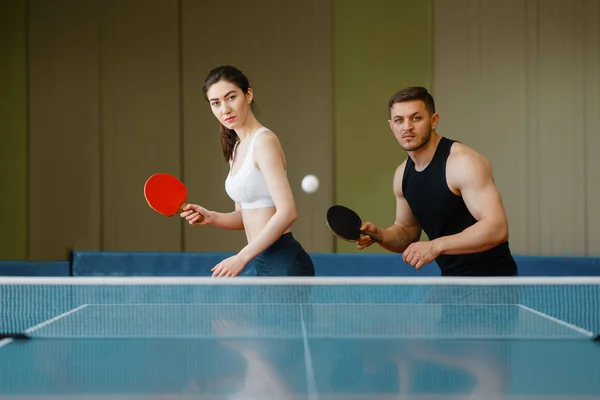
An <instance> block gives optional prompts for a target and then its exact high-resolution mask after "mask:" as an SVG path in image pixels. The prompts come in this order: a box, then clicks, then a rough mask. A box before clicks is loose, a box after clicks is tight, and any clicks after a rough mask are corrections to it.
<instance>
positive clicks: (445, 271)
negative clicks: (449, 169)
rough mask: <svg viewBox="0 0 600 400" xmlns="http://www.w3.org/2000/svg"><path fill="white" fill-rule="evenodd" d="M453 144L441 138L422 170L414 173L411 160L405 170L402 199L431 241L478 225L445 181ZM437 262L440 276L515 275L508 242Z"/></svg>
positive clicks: (443, 256)
mask: <svg viewBox="0 0 600 400" xmlns="http://www.w3.org/2000/svg"><path fill="white" fill-rule="evenodd" d="M454 142H455V140H450V139H447V138H445V137H442V138H441V139H440V142H439V144H438V147H437V149H436V151H435V155H434V156H433V159H432V160H431V162H430V163H429V165H428V166H427V167H426V168H425V169H424V170H423V171H420V172H418V171H416V170H415V163H414V162H413V161H412V159H411V158H410V157H408V159H407V161H406V167H405V169H404V176H403V179H402V191H403V192H404V197H405V198H406V201H407V202H408V204H409V206H410V208H411V210H412V212H413V214H414V216H415V217H416V219H417V221H419V223H420V225H421V227H422V228H423V231H424V232H425V233H426V234H427V236H428V237H429V239H430V240H433V239H437V238H439V237H441V236H448V235H453V234H456V233H460V232H462V231H463V230H465V229H466V228H468V227H469V226H471V225H473V224H474V223H475V222H477V220H476V219H475V218H474V217H473V216H472V215H471V213H470V212H469V210H468V208H467V206H466V205H465V203H464V201H463V199H462V197H461V196H458V195H456V194H454V193H453V192H452V191H451V190H450V188H448V184H447V182H446V160H447V159H448V155H449V154H450V148H451V147H452V144H453V143H454ZM436 262H437V264H438V266H439V267H440V270H441V272H442V275H443V276H512V275H517V265H516V263H515V261H514V259H513V257H512V255H511V252H510V249H509V245H508V242H504V243H501V244H500V245H498V246H496V247H494V248H492V249H489V250H487V251H483V252H480V253H472V254H459V255H446V254H444V255H440V256H439V257H438V258H437V259H436Z"/></svg>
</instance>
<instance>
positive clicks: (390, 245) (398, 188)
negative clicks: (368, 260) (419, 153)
mask: <svg viewBox="0 0 600 400" xmlns="http://www.w3.org/2000/svg"><path fill="white" fill-rule="evenodd" d="M405 165H406V161H405V162H404V163H402V164H401V165H400V166H399V167H398V168H397V169H396V173H395V174H394V182H393V189H394V196H395V198H396V218H395V220H394V223H393V224H392V225H391V226H389V227H387V228H385V229H382V228H378V227H377V226H375V225H374V224H373V223H371V222H365V223H364V224H363V227H362V229H364V230H367V231H369V232H372V233H375V234H376V235H377V236H379V237H380V238H382V239H383V240H382V242H381V243H379V245H380V246H381V247H383V248H384V249H386V250H388V251H392V252H395V253H402V252H404V250H405V249H406V248H407V247H408V246H409V245H410V244H411V243H413V242H416V241H418V240H419V238H420V237H421V226H420V225H419V223H418V222H417V220H416V219H415V217H414V215H413V214H412V211H411V209H410V207H409V205H408V202H407V201H406V199H405V198H404V195H403V193H402V177H403V174H404V168H405ZM371 244H373V241H372V240H371V239H370V238H369V237H368V236H367V237H364V238H362V239H361V240H360V241H359V242H358V248H359V249H363V248H365V247H367V246H370V245H371Z"/></svg>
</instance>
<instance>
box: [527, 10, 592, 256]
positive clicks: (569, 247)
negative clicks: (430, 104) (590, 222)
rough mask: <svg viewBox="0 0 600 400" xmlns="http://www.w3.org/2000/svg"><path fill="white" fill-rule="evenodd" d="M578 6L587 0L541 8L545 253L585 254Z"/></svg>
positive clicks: (539, 72)
mask: <svg viewBox="0 0 600 400" xmlns="http://www.w3.org/2000/svg"><path fill="white" fill-rule="evenodd" d="M578 5H582V2H581V1H570V0H547V1H545V2H544V3H543V7H542V6H541V4H540V6H538V17H537V21H538V46H537V48H535V49H533V50H534V51H536V53H537V56H538V69H537V75H536V77H535V79H537V80H538V82H537V85H538V86H537V93H536V97H537V109H534V110H532V114H533V116H536V117H537V118H538V120H539V126H538V127H539V134H540V137H539V141H538V146H539V156H540V158H539V163H540V203H539V206H540V227H539V232H537V234H538V235H539V236H540V252H541V253H542V254H561V255H563V254H564V255H583V254H585V218H584V216H585V213H584V211H585V181H584V174H583V173H584V165H585V150H584V145H583V139H584V126H585V124H584V118H585V117H584V114H583V110H584V102H583V99H584V96H583V83H584V80H583V79H582V77H583V54H584V51H585V49H584V47H583V25H582V23H581V18H583V16H584V15H585V11H584V9H582V8H580V7H579V6H578ZM557 27H560V29H557ZM536 114H537V115H536ZM531 234H536V232H531Z"/></svg>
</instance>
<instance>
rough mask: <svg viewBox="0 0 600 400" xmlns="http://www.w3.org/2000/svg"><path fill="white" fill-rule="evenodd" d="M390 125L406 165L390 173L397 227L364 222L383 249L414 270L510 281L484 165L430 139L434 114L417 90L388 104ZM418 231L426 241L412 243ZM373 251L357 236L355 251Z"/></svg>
mask: <svg viewBox="0 0 600 400" xmlns="http://www.w3.org/2000/svg"><path fill="white" fill-rule="evenodd" d="M388 110H389V118H390V119H389V121H388V122H389V125H390V128H391V130H392V132H393V133H394V136H395V138H396V140H397V141H398V143H399V144H400V146H401V147H402V148H403V149H404V150H406V151H407V153H408V158H407V159H406V160H405V161H404V162H403V163H402V164H401V165H400V166H399V167H398V168H397V169H396V173H395V176H394V182H393V190H394V194H395V197H396V220H395V222H394V224H393V225H391V226H390V227H388V228H386V229H382V228H379V227H377V226H375V225H374V224H373V223H371V222H365V223H364V224H363V226H362V230H363V231H367V232H370V233H374V234H376V235H377V236H379V237H382V238H383V241H382V243H381V244H380V245H381V246H382V247H383V248H385V249H387V250H389V251H392V252H397V253H403V259H404V261H405V262H406V263H408V264H410V265H412V266H413V267H415V268H416V269H417V270H418V269H420V268H421V267H422V266H423V265H424V264H427V263H430V262H432V261H434V260H435V261H436V263H437V264H438V266H439V267H440V270H441V273H442V275H443V276H514V275H517V274H518V273H517V265H516V263H515V261H514V259H513V257H512V255H511V252H510V249H509V245H508V223H507V218H506V213H505V210H504V206H503V204H502V200H501V197H500V194H499V193H498V189H497V187H496V185H495V183H494V179H493V176H492V169H491V167H490V164H489V162H488V160H487V159H486V158H485V157H484V156H483V155H481V154H479V153H478V152H476V151H475V150H473V149H471V148H469V147H468V146H466V145H464V144H462V143H459V142H457V141H454V140H451V139H448V138H445V137H442V136H440V135H438V133H437V132H436V129H435V128H436V126H437V124H438V122H439V115H438V114H437V113H436V111H435V104H434V100H433V97H432V96H431V94H429V93H428V91H427V89H425V88H423V87H407V88H404V89H402V90H400V91H398V92H397V93H395V94H394V95H393V96H392V98H391V99H390V101H389V104H388ZM421 230H424V231H425V233H426V234H427V236H428V238H429V240H428V241H419V239H420V236H421ZM371 244H373V241H372V240H371V239H370V237H368V236H366V235H365V237H363V238H362V239H361V240H360V241H359V242H358V248H359V249H364V248H365V247H367V246H370V245H371Z"/></svg>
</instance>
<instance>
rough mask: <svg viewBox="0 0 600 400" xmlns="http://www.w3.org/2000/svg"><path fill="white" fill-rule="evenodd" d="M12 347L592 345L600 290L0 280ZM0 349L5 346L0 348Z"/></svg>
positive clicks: (442, 282) (534, 285) (496, 281)
mask: <svg viewBox="0 0 600 400" xmlns="http://www.w3.org/2000/svg"><path fill="white" fill-rule="evenodd" d="M0 301H1V303H2V307H1V309H0V335H2V338H4V339H5V340H10V339H14V338H34V339H35V338H72V339H76V338H86V339H90V338H98V339H100V338H214V337H230V338H231V337H243V338H249V337H259V338H274V339H281V338H302V337H310V338H416V339H429V338H432V339H439V338H449V339H464V338H467V339H477V338H483V339H486V338H507V339H510V338H532V339H556V338H560V339H597V337H598V333H599V332H600V310H599V306H600V279H598V278H519V279H513V278H466V279H465V278H456V279H454V278H451V279H447V278H393V277H386V278H368V277H360V278H341V277H340V278H234V279H220V280H216V279H211V278H195V277H194V278H192V277H190V278H170V277H169V278H167V277H148V278H145V277H143V278H139V277H126V278H117V277H110V278H99V277H98V278H96V277H90V278H77V277H74V278H26V277H23V278H0ZM2 338H0V339H2Z"/></svg>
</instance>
